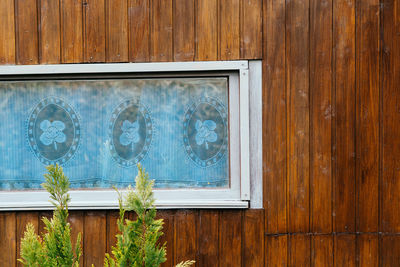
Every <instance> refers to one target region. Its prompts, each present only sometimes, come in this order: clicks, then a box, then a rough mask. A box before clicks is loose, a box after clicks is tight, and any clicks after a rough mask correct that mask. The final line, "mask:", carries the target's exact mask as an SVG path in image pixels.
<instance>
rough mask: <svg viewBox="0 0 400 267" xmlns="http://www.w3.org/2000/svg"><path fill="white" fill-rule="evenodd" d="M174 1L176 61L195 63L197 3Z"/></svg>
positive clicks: (187, 0)
mask: <svg viewBox="0 0 400 267" xmlns="http://www.w3.org/2000/svg"><path fill="white" fill-rule="evenodd" d="M173 1H174V2H173V9H174V10H173V12H174V13H173V20H174V25H173V34H174V61H193V60H194V56H195V32H194V22H195V16H194V12H195V10H194V7H195V1H194V0H173Z"/></svg>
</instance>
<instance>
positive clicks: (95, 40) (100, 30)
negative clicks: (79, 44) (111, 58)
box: [84, 0, 106, 62]
mask: <svg viewBox="0 0 400 267" xmlns="http://www.w3.org/2000/svg"><path fill="white" fill-rule="evenodd" d="M105 22H106V21H105V0H86V2H85V3H84V23H85V24H84V25H85V29H84V33H85V34H84V61H85V62H105V60H106V23H105Z"/></svg>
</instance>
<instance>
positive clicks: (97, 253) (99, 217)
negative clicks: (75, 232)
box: [83, 211, 107, 266]
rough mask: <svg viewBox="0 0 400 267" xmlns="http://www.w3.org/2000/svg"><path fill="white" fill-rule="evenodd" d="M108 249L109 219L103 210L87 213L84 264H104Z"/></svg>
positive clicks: (84, 235)
mask: <svg viewBox="0 0 400 267" xmlns="http://www.w3.org/2000/svg"><path fill="white" fill-rule="evenodd" d="M106 250H107V219H106V214H105V213H104V212H101V211H88V212H86V213H85V224H84V233H83V255H84V266H91V265H92V264H94V266H103V263H104V254H105V253H106Z"/></svg>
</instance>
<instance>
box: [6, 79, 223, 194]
mask: <svg viewBox="0 0 400 267" xmlns="http://www.w3.org/2000/svg"><path fill="white" fill-rule="evenodd" d="M228 129H229V125H228V78H227V77H203V78H146V79H112V80H89V79H88V80H41V81H8V82H2V83H1V84H0V190H2V191H13V190H26V189H38V188H40V184H41V183H42V182H43V181H44V180H43V174H44V173H45V166H46V165H49V164H55V163H58V164H59V165H62V166H63V168H64V171H65V173H66V174H67V175H68V177H69V178H70V181H71V187H72V188H80V189H84V188H88V189H94V188H111V187H112V186H116V187H120V188H123V187H126V186H127V185H128V184H132V183H133V181H134V177H135V176H136V174H137V168H136V164H137V163H141V164H142V165H143V166H144V167H145V169H146V171H148V172H149V173H150V177H151V178H152V179H155V185H156V187H157V188H226V187H229V151H228V147H229V138H228V137H229V135H228V133H229V131H228Z"/></svg>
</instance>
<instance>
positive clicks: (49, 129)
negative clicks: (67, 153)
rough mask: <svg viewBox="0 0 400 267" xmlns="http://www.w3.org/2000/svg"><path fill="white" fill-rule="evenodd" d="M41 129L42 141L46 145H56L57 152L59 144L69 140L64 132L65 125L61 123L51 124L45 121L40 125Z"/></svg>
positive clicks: (54, 122)
mask: <svg viewBox="0 0 400 267" xmlns="http://www.w3.org/2000/svg"><path fill="white" fill-rule="evenodd" d="M40 129H41V130H42V131H43V133H42V135H40V138H39V139H40V141H41V142H42V143H43V144H44V145H45V146H48V145H51V144H53V145H54V149H55V150H57V143H64V142H65V140H66V139H67V138H66V136H65V134H64V133H63V130H64V129H65V124H64V123H63V122H61V121H53V122H50V121H48V120H44V121H42V122H41V123H40Z"/></svg>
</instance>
